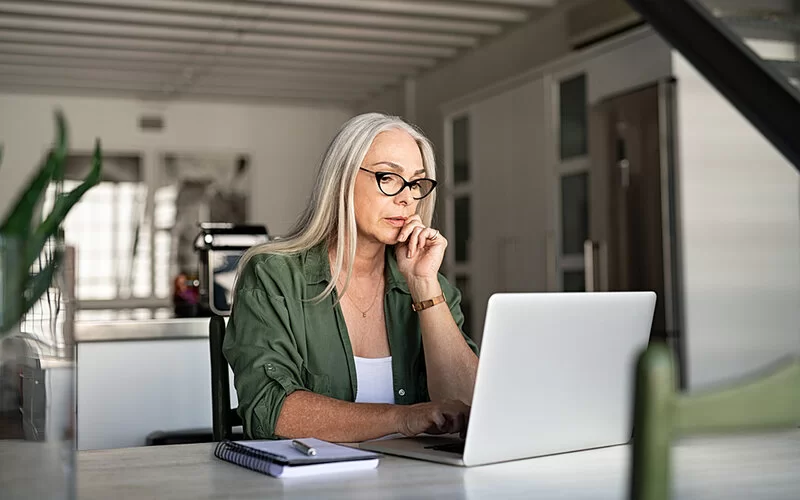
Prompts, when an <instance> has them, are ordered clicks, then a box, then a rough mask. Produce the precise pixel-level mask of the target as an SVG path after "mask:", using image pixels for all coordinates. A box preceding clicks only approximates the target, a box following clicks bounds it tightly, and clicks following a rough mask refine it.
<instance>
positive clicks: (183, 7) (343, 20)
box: [31, 0, 502, 35]
mask: <svg viewBox="0 0 800 500" xmlns="http://www.w3.org/2000/svg"><path fill="white" fill-rule="evenodd" d="M31 1H32V2H33V1H37V0H31ZM38 3H45V4H49V5H67V6H94V7H102V8H105V9H113V10H115V11H117V12H125V11H128V12H130V11H137V12H142V11H151V12H171V13H176V14H185V13H192V14H198V15H210V16H214V17H217V18H219V19H227V18H230V17H233V18H238V17H246V18H249V19H252V20H262V19H271V20H274V21H299V22H304V23H313V24H321V25H341V26H367V27H371V28H399V29H408V30H414V31H433V32H436V33H461V34H468V35H497V34H498V33H500V32H501V31H502V25H501V24H499V23H492V22H486V21H484V20H480V21H467V20H461V19H442V18H429V17H423V16H419V15H390V14H386V13H383V14H378V13H375V12H368V13H362V12H352V11H350V12H348V11H340V10H336V9H333V10H332V9H327V8H315V9H308V8H302V7H300V8H297V7H290V6H282V5H270V4H265V3H261V4H258V3H253V2H241V1H239V2H230V1H227V2H209V1H201V0H125V3H124V4H120V2H119V0H38Z"/></svg>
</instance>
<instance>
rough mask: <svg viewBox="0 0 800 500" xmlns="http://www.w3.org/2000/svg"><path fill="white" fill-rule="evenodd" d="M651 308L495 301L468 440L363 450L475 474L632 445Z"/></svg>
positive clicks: (594, 298)
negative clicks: (636, 386)
mask: <svg viewBox="0 0 800 500" xmlns="http://www.w3.org/2000/svg"><path fill="white" fill-rule="evenodd" d="M655 304H656V295H655V294H654V293H652V292H608V293H507V294H495V295H492V296H491V297H490V299H489V304H488V307H487V310H486V322H485V324H484V331H483V340H482V345H481V356H480V362H479V364H478V375H477V379H476V382H475V393H474V395H473V399H472V409H471V414H470V420H469V426H468V430H467V435H466V439H465V440H458V439H453V438H451V437H436V436H422V437H413V438H398V439H384V440H376V441H369V442H366V443H362V444H361V448H364V449H367V450H373V451H378V452H381V453H387V454H390V455H401V456H406V457H411V458H419V459H423V460H430V461H434V462H442V463H447V464H453V465H462V466H473V465H483V464H489V463H495V462H503V461H508V460H517V459H522V458H531V457H537V456H542V455H551V454H555V453H564V452H570V451H578V450H586V449H591V448H599V447H605V446H613V445H619V444H624V443H627V442H628V441H629V439H630V437H631V428H632V420H631V419H632V415H631V413H632V404H633V381H634V368H635V362H636V357H637V355H638V353H639V352H640V351H641V350H642V349H644V348H645V347H646V346H647V342H648V339H649V335H650V327H651V324H652V321H653V312H654V310H655Z"/></svg>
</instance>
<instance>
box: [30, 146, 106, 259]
mask: <svg viewBox="0 0 800 500" xmlns="http://www.w3.org/2000/svg"><path fill="white" fill-rule="evenodd" d="M102 166H103V153H102V150H101V148H100V141H99V140H98V141H97V142H96V143H95V146H94V153H93V154H92V170H91V171H90V172H89V174H88V175H87V176H86V178H85V179H84V180H83V182H81V184H80V185H79V186H78V187H76V188H75V189H73V190H72V191H70V192H69V193H66V194H64V195H62V196H59V197H58V198H57V199H56V201H55V203H54V204H53V210H52V211H51V212H50V213H49V214H48V215H47V218H46V219H45V220H44V221H43V222H42V223H41V224H40V225H39V227H37V228H36V231H34V233H33V235H31V239H30V242H29V246H28V265H29V266H31V265H33V263H34V262H36V259H37V258H38V257H39V255H40V254H41V253H42V249H43V248H44V245H45V243H47V240H48V238H50V237H51V236H53V235H55V234H56V233H57V232H58V228H59V227H60V226H61V223H62V222H64V219H65V218H66V216H67V213H69V211H70V210H71V209H72V207H73V206H74V205H75V204H76V203H77V202H78V201H79V200H80V199H81V197H82V196H83V195H84V194H85V193H86V191H88V190H89V189H91V188H92V187H94V186H96V185H97V184H98V183H99V182H100V174H101V170H102Z"/></svg>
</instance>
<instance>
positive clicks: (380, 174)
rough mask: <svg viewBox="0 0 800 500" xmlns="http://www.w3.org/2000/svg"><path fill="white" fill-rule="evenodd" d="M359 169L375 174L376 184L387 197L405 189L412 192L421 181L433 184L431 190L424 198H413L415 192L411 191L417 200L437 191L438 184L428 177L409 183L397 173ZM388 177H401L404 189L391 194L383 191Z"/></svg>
mask: <svg viewBox="0 0 800 500" xmlns="http://www.w3.org/2000/svg"><path fill="white" fill-rule="evenodd" d="M358 169H359V170H363V171H364V172H369V173H371V174H373V175H374V176H375V182H376V183H377V184H378V189H380V190H381V193H383V194H385V195H386V196H397V195H398V194H400V193H402V192H403V190H404V189H405V188H409V190H410V189H411V188H412V187H414V185H415V184H419V181H428V182H430V183H431V184H432V186H431V190H430V191H428V192H427V193H425V195H424V196H421V197H419V198H417V197H415V196H413V193H414V191H411V193H412V198H414V199H415V200H422V199H424V198H426V197H427V196H429V195H430V194H431V193H432V192H433V190H434V189H436V185H437V184H438V182H436V181H435V180H434V179H428V178H427V177H423V178H422V179H414V180H413V181H407V180H406V178H405V177H403V176H402V175H400V174H397V173H395V172H373V171H372V170H367V169H366V168H364V167H358ZM387 175H396V176H397V177H400V179H402V180H403V187H401V188H400V189H399V190H398V191H397V192H396V193H392V194H390V193H387V192H386V191H384V190H383V186H381V179H383V178H384V177H386V176H387Z"/></svg>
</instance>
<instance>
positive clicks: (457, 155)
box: [453, 116, 470, 184]
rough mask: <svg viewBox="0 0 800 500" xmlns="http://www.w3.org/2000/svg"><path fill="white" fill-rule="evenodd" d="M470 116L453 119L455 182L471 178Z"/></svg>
mask: <svg viewBox="0 0 800 500" xmlns="http://www.w3.org/2000/svg"><path fill="white" fill-rule="evenodd" d="M469 169H470V165H469V117H468V116H461V117H459V118H456V119H455V120H453V184H462V183H464V182H467V181H468V180H469V174H470V172H469Z"/></svg>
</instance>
